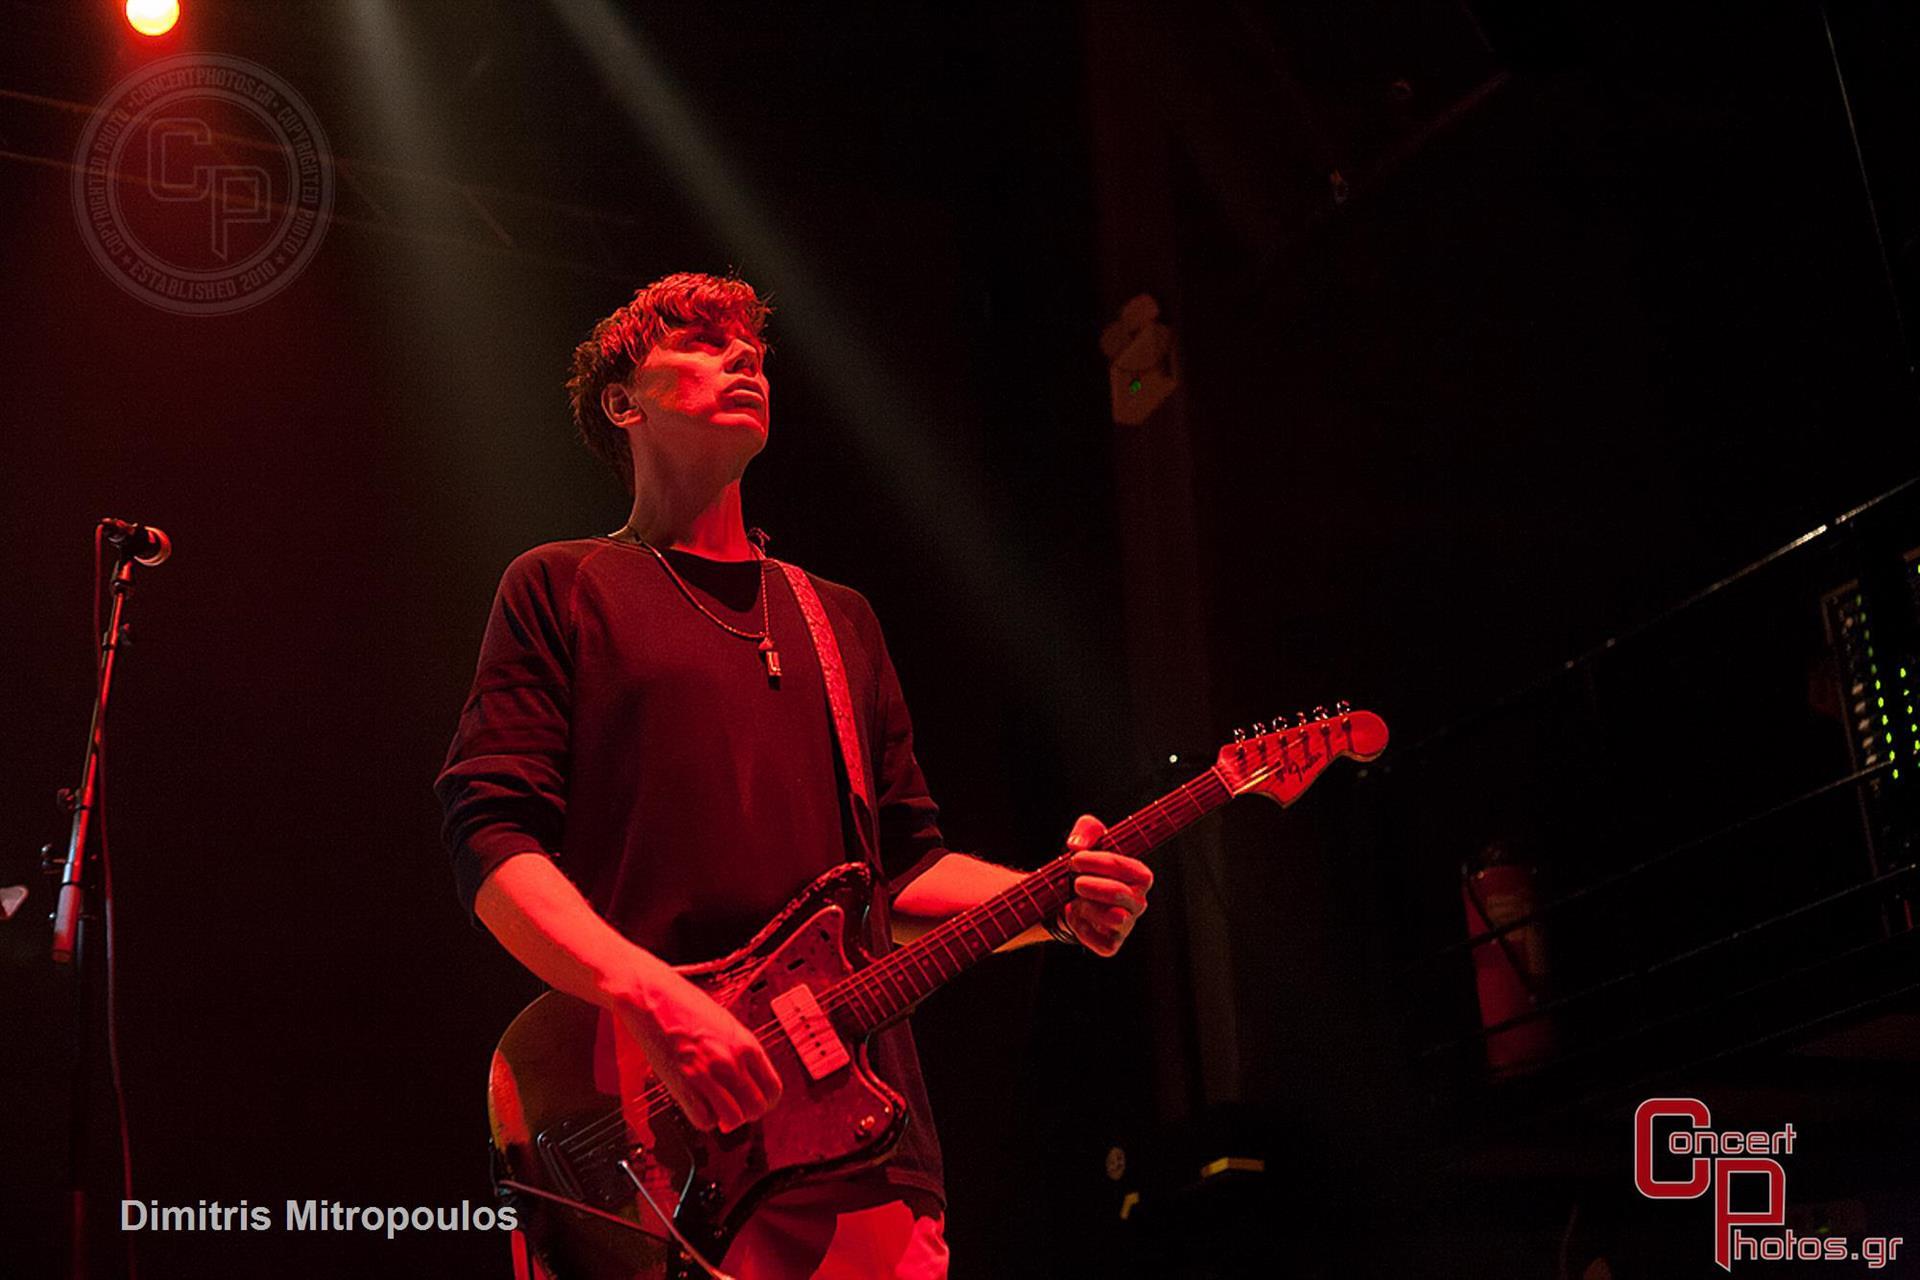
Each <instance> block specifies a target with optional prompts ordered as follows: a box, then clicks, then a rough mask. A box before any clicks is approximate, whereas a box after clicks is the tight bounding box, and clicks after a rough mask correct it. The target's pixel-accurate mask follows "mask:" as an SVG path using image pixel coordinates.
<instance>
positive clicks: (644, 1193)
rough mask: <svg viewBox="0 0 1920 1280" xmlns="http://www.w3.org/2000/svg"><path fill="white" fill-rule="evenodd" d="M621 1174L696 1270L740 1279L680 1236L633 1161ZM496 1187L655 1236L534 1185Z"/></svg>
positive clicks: (514, 1182) (502, 1181)
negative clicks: (625, 1176) (723, 1269)
mask: <svg viewBox="0 0 1920 1280" xmlns="http://www.w3.org/2000/svg"><path fill="white" fill-rule="evenodd" d="M620 1172H622V1173H624V1174H626V1175H627V1178H628V1179H629V1180H630V1181H631V1182H632V1183H633V1185H634V1188H635V1189H636V1190H637V1191H639V1193H640V1195H641V1197H642V1198H643V1199H645V1200H646V1202H647V1208H649V1209H651V1210H653V1213H654V1216H655V1217H657V1218H659V1219H660V1221H662V1222H664V1223H666V1225H667V1231H668V1233H669V1234H671V1235H672V1236H673V1240H674V1243H675V1244H677V1245H679V1246H680V1247H681V1248H682V1249H684V1250H686V1252H687V1256H688V1257H689V1258H692V1259H693V1261H694V1264H695V1265H696V1266H698V1267H699V1268H700V1269H701V1270H702V1271H704V1272H706V1273H707V1275H709V1276H710V1277H712V1280H737V1277H735V1276H734V1275H733V1274H732V1273H731V1272H727V1271H722V1270H721V1269H720V1268H718V1267H716V1266H714V1265H713V1264H712V1263H711V1262H708V1261H707V1259H706V1257H705V1256H704V1255H703V1254H702V1253H701V1252H700V1251H699V1250H698V1249H696V1248H694V1247H693V1245H692V1243H691V1242H690V1241H688V1239H687V1238H686V1236H684V1235H682V1234H681V1233H680V1228H679V1227H677V1226H675V1225H674V1222H673V1219H672V1218H671V1217H669V1216H668V1215H666V1214H664V1213H662V1212H660V1206H659V1204H658V1203H656V1202H655V1200H654V1198H653V1193H652V1192H650V1191H648V1190H647V1188H646V1185H645V1184H644V1183H642V1182H641V1181H640V1178H639V1176H638V1175H637V1174H635V1173H634V1171H633V1164H632V1162H631V1161H627V1160H622V1161H620ZM494 1185H495V1186H499V1187H506V1188H507V1189H508V1190H510V1191H523V1192H525V1193H526V1194H528V1195H530V1196H534V1197H536V1198H538V1199H541V1200H547V1201H550V1202H552V1203H554V1204H557V1205H560V1206H562V1207H564V1208H568V1209H572V1210H575V1211H576V1212H579V1213H588V1214H592V1215H593V1216H594V1217H596V1218H604V1219H606V1220H607V1221H608V1222H611V1223H612V1224H613V1225H615V1226H617V1227H625V1228H626V1229H627V1230H629V1231H639V1232H641V1233H642V1234H643V1235H651V1234H652V1233H651V1232H648V1231H646V1230H645V1228H643V1227H641V1226H640V1225H639V1224H638V1223H635V1222H629V1221H628V1220H627V1219H625V1218H623V1217H621V1216H620V1215H619V1214H617V1213H608V1212H607V1211H606V1210H605V1209H601V1208H597V1207H596V1206H594V1205H590V1204H586V1203H584V1202H582V1201H579V1200H575V1199H572V1198H571V1197H568V1196H563V1195H557V1194H555V1193H554V1192H552V1191H548V1190H547V1189H546V1188H545V1187H536V1186H534V1185H533V1184H531V1183H527V1182H522V1181H520V1180H519V1179H518V1178H498V1179H496V1180H495V1182H494Z"/></svg>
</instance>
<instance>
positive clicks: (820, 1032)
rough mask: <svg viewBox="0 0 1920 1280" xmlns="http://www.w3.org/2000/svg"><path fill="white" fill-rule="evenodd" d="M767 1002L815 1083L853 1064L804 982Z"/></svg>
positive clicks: (824, 1012)
mask: <svg viewBox="0 0 1920 1280" xmlns="http://www.w3.org/2000/svg"><path fill="white" fill-rule="evenodd" d="M767 1003H768V1007H769V1008H771V1009H772V1010H773V1014H774V1016H775V1017H776V1018H778V1019H780V1027H781V1030H783V1031H785V1032H786V1033H787V1039H788V1040H790V1041H792V1043H793V1047H794V1049H795V1051H797V1052H798V1053H799V1055H800V1065H801V1066H803V1067H805V1068H806V1069H807V1074H808V1075H810V1076H812V1077H813V1078H814V1079H815V1080H825V1079H826V1078H827V1077H828V1076H830V1075H832V1074H833V1073H834V1072H836V1071H838V1070H839V1069H840V1068H842V1067H844V1066H846V1065H847V1063H849V1062H851V1061H852V1059H851V1058H850V1057H849V1056H848V1054H847V1046H846V1045H845V1044H843V1043H841V1040H840V1033H839V1032H837V1031H835V1030H834V1029H833V1022H832V1020H831V1019H829V1018H828V1017H827V1014H826V1011H825V1010H823V1009H822V1008H821V1007H820V1002H819V1001H818V1000H815V999H814V998H813V992H812V990H811V989H809V988H808V986H807V985H806V984H805V983H804V982H803V983H801V984H800V985H799V986H796V987H791V988H789V989H788V990H786V991H782V992H781V993H780V994H779V995H777V996H775V997H774V998H773V999H772V1000H770V1001H768V1002H767Z"/></svg>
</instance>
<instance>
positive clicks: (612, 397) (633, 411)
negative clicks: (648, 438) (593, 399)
mask: <svg viewBox="0 0 1920 1280" xmlns="http://www.w3.org/2000/svg"><path fill="white" fill-rule="evenodd" d="M600 410H601V412H603V413H605V414H606V415H607V421H609V422H611V423H612V424H613V425H614V426H616V427H619V428H621V429H622V430H624V431H631V430H632V429H633V428H635V427H637V426H639V425H640V424H641V423H643V422H645V421H646V420H647V415H646V413H645V412H643V411H642V410H641V408H640V404H639V401H637V400H636V399H635V398H634V395H633V392H632V391H631V390H630V389H629V388H628V387H627V385H626V384H625V383H624V382H610V383H608V384H607V385H606V386H605V387H602V388H601V389H600Z"/></svg>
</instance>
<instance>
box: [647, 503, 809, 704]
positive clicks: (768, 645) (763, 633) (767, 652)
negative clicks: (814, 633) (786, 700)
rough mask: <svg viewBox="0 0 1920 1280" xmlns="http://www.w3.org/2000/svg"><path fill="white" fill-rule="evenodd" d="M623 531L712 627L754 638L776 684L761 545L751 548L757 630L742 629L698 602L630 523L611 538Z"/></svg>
mask: <svg viewBox="0 0 1920 1280" xmlns="http://www.w3.org/2000/svg"><path fill="white" fill-rule="evenodd" d="M755 532H756V533H757V532H759V531H758V530H755ZM623 534H624V535H625V536H626V537H627V538H629V539H631V540H632V541H633V544H634V545H635V546H639V547H645V548H646V549H647V550H648V551H651V552H652V553H653V558H654V559H655V560H658V561H659V562H660V567H661V568H662V569H665V570H666V571H667V577H669V578H671V579H672V580H673V585H674V586H676V587H678V588H679V589H680V594H681V595H682V596H685V597H686V600H687V603H688V604H690V605H692V606H693V607H694V608H696V609H698V610H699V611H700V612H701V613H702V614H704V615H705V616H706V619H707V621H709V622H711V623H713V625H714V626H716V627H719V628H720V629H721V630H722V631H724V632H726V633H727V634H728V635H733V636H739V637H740V638H741V639H742V640H753V641H756V642H757V646H758V648H759V651H760V660H761V661H762V662H764V663H766V665H767V680H768V681H769V682H771V683H776V684H777V683H778V682H779V680H780V651H779V650H778V649H776V648H774V645H773V614H772V611H771V610H770V609H769V607H768V602H767V596H768V595H769V594H770V587H771V584H770V583H769V582H768V581H767V553H766V550H765V549H764V548H763V547H762V546H760V545H759V544H757V543H756V544H755V546H754V548H753V558H754V559H755V560H756V561H758V562H759V565H760V630H758V631H742V630H741V629H740V628H739V627H736V626H734V625H733V624H732V623H730V622H728V621H727V620H726V619H725V618H722V617H720V616H719V615H718V614H716V613H714V611H713V610H711V609H709V608H707V606H706V605H704V604H702V603H700V597H699V596H697V595H695V594H694V593H693V588H692V587H691V586H689V585H687V580H686V579H685V578H682V577H681V576H680V574H679V571H678V570H676V569H675V568H674V567H673V564H672V562H671V561H669V560H668V559H667V557H666V556H665V554H663V553H662V552H661V550H660V548H658V547H656V546H654V545H653V544H652V543H651V542H648V541H647V540H646V539H645V538H643V537H641V536H640V535H639V534H638V533H636V532H635V531H634V529H633V526H631V525H623V526H621V528H620V531H619V533H616V534H614V535H613V538H614V541H616V542H618V541H620V540H621V535H623ZM760 538H761V541H763V542H764V541H765V539H766V535H765V534H760Z"/></svg>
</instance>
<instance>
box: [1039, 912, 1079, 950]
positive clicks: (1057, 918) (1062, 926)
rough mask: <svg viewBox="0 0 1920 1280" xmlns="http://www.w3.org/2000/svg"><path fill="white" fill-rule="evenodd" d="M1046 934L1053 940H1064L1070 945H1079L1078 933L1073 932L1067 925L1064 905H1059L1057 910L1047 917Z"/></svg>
mask: <svg viewBox="0 0 1920 1280" xmlns="http://www.w3.org/2000/svg"><path fill="white" fill-rule="evenodd" d="M1047 934H1048V936H1050V937H1051V938H1052V939H1053V940H1054V941H1055V942H1064V943H1066V944H1067V945H1068V946H1070V947H1077V946H1079V945H1080V935H1079V934H1077V933H1075V932H1074V931H1073V930H1072V929H1071V928H1069V927H1068V925H1067V909H1066V908H1065V907H1061V908H1060V910H1059V911H1057V912H1055V913H1054V914H1053V915H1051V916H1049V917H1048V918H1047Z"/></svg>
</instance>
